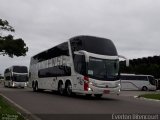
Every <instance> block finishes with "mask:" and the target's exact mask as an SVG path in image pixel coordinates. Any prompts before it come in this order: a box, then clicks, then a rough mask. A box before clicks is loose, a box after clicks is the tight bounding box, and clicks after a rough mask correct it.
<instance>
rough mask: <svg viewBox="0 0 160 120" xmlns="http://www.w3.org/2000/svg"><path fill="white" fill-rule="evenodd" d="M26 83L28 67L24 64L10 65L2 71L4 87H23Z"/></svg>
mask: <svg viewBox="0 0 160 120" xmlns="http://www.w3.org/2000/svg"><path fill="white" fill-rule="evenodd" d="M27 83H28V69H27V67H26V66H11V67H9V68H7V69H5V71H4V87H21V88H24V87H26V86H27Z"/></svg>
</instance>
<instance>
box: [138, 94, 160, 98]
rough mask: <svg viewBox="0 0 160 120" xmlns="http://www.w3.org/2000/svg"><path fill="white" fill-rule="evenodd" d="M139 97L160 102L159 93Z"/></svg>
mask: <svg viewBox="0 0 160 120" xmlns="http://www.w3.org/2000/svg"><path fill="white" fill-rule="evenodd" d="M139 97H144V98H149V99H156V100H160V93H159V94H158V93H155V94H143V95H140V96H139Z"/></svg>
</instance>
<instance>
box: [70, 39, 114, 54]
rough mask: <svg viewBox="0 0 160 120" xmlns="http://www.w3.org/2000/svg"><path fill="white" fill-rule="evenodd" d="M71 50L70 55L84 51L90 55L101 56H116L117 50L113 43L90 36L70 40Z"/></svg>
mask: <svg viewBox="0 0 160 120" xmlns="http://www.w3.org/2000/svg"><path fill="white" fill-rule="evenodd" d="M70 42H71V49H72V53H73V52H74V51H78V50H85V51H88V52H91V53H96V54H101V55H111V56H116V55H117V50H116V48H115V45H114V44H113V42H112V41H111V40H109V39H105V38H98V37H92V36H79V37H75V38H72V39H71V40H70Z"/></svg>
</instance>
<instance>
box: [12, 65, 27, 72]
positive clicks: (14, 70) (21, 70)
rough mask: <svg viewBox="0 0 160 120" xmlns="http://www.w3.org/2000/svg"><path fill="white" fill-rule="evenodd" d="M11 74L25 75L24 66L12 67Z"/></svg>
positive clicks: (25, 69)
mask: <svg viewBox="0 0 160 120" xmlns="http://www.w3.org/2000/svg"><path fill="white" fill-rule="evenodd" d="M13 72H17V73H27V72H28V70H27V67H26V66H13Z"/></svg>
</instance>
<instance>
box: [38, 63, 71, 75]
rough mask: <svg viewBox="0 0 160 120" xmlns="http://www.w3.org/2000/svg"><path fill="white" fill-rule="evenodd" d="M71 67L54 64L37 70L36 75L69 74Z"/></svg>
mask: <svg viewBox="0 0 160 120" xmlns="http://www.w3.org/2000/svg"><path fill="white" fill-rule="evenodd" d="M70 75H71V68H70V67H68V66H54V67H49V68H45V69H41V70H39V71H38V77H40V78H43V77H57V76H70Z"/></svg>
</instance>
